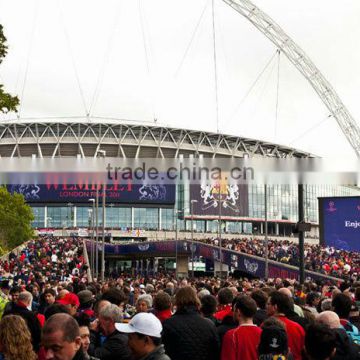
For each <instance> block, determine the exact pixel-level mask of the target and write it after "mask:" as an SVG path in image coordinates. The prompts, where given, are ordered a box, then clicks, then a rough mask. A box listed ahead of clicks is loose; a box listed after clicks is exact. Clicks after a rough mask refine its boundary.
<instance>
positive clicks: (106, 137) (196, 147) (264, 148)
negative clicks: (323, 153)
mask: <svg viewBox="0 0 360 360" xmlns="http://www.w3.org/2000/svg"><path fill="white" fill-rule="evenodd" d="M99 150H105V151H106V156H107V157H123V158H141V157H143V158H145V157H147V158H150V157H156V158H175V157H178V156H180V155H183V156H184V157H188V156H189V155H191V154H193V155H200V154H202V155H203V157H207V158H209V157H243V156H244V155H245V156H249V157H273V158H293V157H295V158H308V157H314V155H312V154H310V153H307V152H304V151H301V150H298V149H294V148H291V147H287V146H283V145H279V144H274V143H270V142H266V141H261V140H256V139H251V138H244V137H238V136H234V135H225V134H220V133H212V132H206V131H197V130H187V129H181V128H172V127H167V126H162V125H159V126H158V125H157V124H156V123H144V122H136V121H127V120H126V121H119V120H118V119H105V118H95V117H93V118H71V117H70V118H53V119H51V118H50V119H21V120H11V121H7V122H1V123H0V156H2V157H30V156H33V155H36V156H37V157H40V158H41V157H74V156H78V155H81V156H82V157H94V156H95V154H97V153H98V151H99Z"/></svg>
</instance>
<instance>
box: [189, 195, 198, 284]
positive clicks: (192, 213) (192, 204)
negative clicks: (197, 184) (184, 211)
mask: <svg viewBox="0 0 360 360" xmlns="http://www.w3.org/2000/svg"><path fill="white" fill-rule="evenodd" d="M197 202H198V201H197V200H191V201H190V203H191V276H192V278H194V204H195V203H197Z"/></svg>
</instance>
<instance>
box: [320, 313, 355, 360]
mask: <svg viewBox="0 0 360 360" xmlns="http://www.w3.org/2000/svg"><path fill="white" fill-rule="evenodd" d="M316 322H317V323H321V324H324V325H326V326H328V327H329V328H330V329H332V330H333V331H334V333H335V336H336V353H335V356H334V357H333V358H334V360H340V359H343V360H350V359H354V360H357V359H360V348H359V346H357V345H355V344H354V342H353V341H352V339H351V338H350V337H349V336H348V334H347V333H346V331H345V329H344V328H343V326H342V325H341V323H340V318H339V316H338V315H337V314H336V313H335V312H333V311H324V312H322V313H320V314H319V315H318V316H317V318H316Z"/></svg>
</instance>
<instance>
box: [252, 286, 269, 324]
mask: <svg viewBox="0 0 360 360" xmlns="http://www.w3.org/2000/svg"><path fill="white" fill-rule="evenodd" d="M250 296H251V297H252V299H254V300H255V302H256V307H257V309H256V313H255V315H254V318H253V321H254V324H256V325H257V326H260V325H261V324H262V323H263V322H264V320H265V319H266V318H267V314H266V302H267V299H268V295H267V294H266V292H264V291H262V290H260V289H258V290H254V291H252V292H251V295H250Z"/></svg>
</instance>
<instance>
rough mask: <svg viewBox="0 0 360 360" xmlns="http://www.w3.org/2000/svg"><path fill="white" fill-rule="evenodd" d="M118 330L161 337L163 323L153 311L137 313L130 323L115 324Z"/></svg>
mask: <svg viewBox="0 0 360 360" xmlns="http://www.w3.org/2000/svg"><path fill="white" fill-rule="evenodd" d="M115 328H116V330H118V331H120V332H123V333H128V334H130V333H139V334H143V335H148V336H152V337H156V338H161V331H162V325H161V322H160V320H159V319H158V318H157V317H156V316H155V315H154V314H151V313H139V314H136V315H135V316H134V317H133V318H132V319H131V320H130V321H129V323H128V324H121V323H116V324H115Z"/></svg>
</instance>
